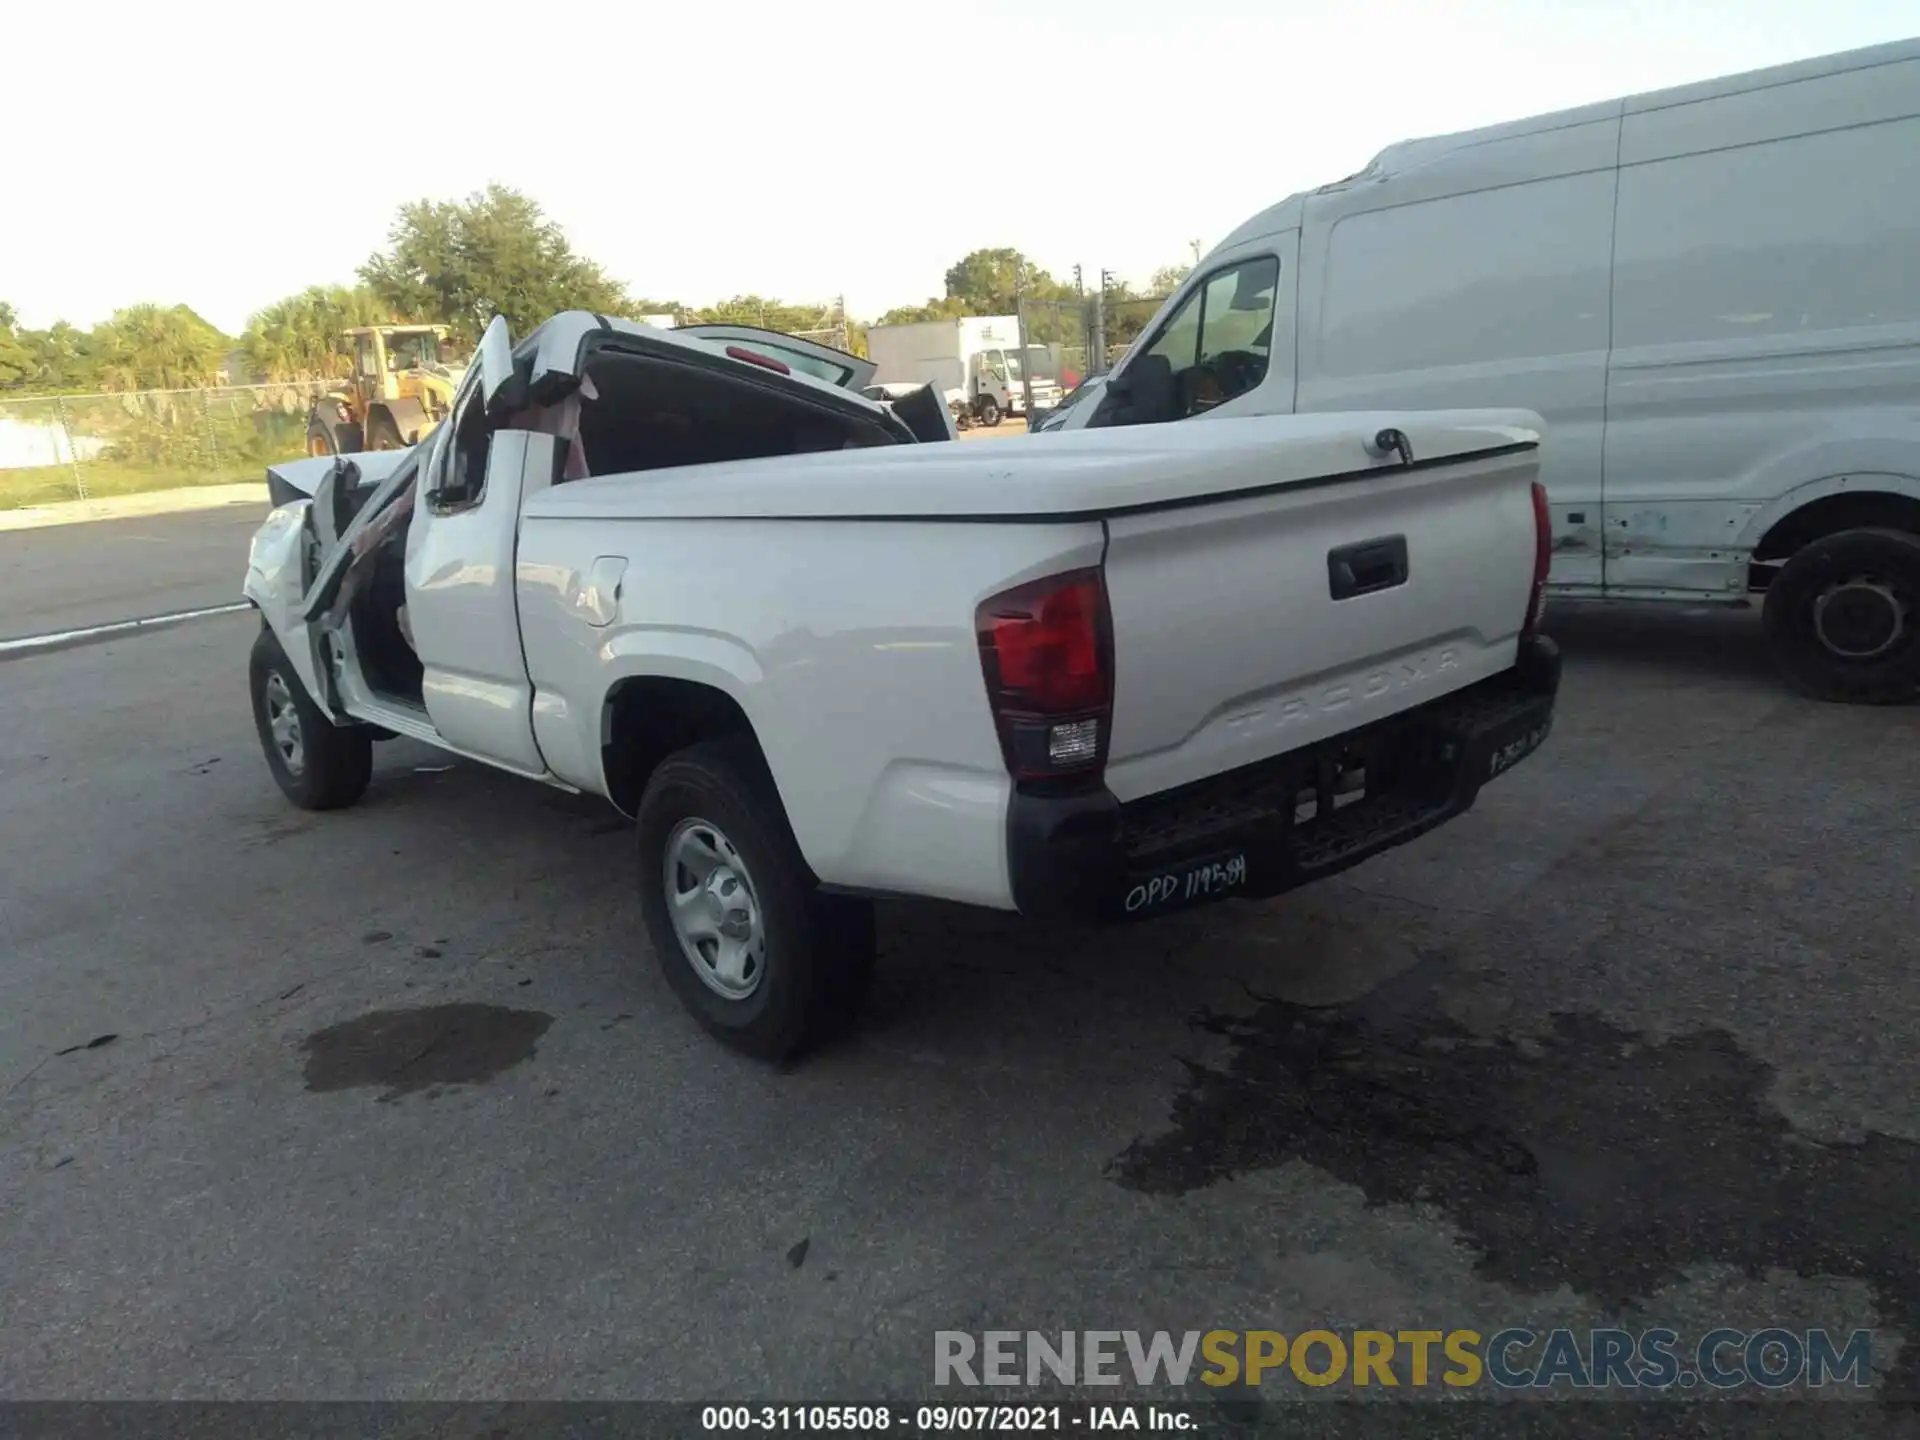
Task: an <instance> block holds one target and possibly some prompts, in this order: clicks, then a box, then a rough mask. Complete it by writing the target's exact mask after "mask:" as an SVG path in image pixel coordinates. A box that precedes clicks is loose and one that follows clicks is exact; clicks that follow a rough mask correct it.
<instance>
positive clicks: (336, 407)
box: [307, 325, 463, 455]
mask: <svg viewBox="0 0 1920 1440" xmlns="http://www.w3.org/2000/svg"><path fill="white" fill-rule="evenodd" d="M449 333H451V332H450V331H449V328H448V327H447V326H445V325H357V326H355V327H354V328H353V329H351V330H347V331H344V332H342V338H343V339H344V340H345V342H346V343H347V344H348V345H350V346H351V347H352V352H353V374H352V375H351V376H350V377H349V378H348V379H347V380H345V381H343V382H341V383H340V384H339V385H337V386H335V387H334V388H333V389H331V390H330V391H329V392H328V393H327V394H326V395H324V396H322V397H321V398H320V399H319V400H318V401H317V402H316V403H315V404H314V407H313V412H312V413H311V414H310V415H309V416H308V417H307V453H308V454H309V455H351V454H354V453H355V452H357V451H361V450H399V449H402V448H404V447H406V446H408V445H416V444H418V443H419V442H420V441H422V440H424V439H426V438H427V436H429V435H431V434H432V433H433V427H434V426H436V425H438V424H439V423H440V422H441V421H442V420H444V419H446V418H447V411H448V410H449V409H450V408H451V407H452V404H453V392H454V390H455V389H456V388H457V387H458V386H459V384H460V376H461V374H462V373H463V372H462V368H461V367H459V366H456V365H451V364H449V363H447V361H446V360H444V359H443V358H442V356H441V349H442V346H443V344H444V342H445V341H446V338H447V336H448V334H449Z"/></svg>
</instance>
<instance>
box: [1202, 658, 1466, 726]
mask: <svg viewBox="0 0 1920 1440" xmlns="http://www.w3.org/2000/svg"><path fill="white" fill-rule="evenodd" d="M1459 663H1460V657H1459V655H1458V654H1457V653H1456V652H1455V651H1453V650H1451V649H1446V650H1435V651H1432V652H1430V653H1429V654H1425V655H1414V656H1410V657H1409V658H1407V659H1405V660H1396V661H1394V662H1393V663H1392V664H1390V665H1382V666H1381V667H1380V668H1379V669H1377V670H1369V671H1368V672H1367V673H1366V674H1364V675H1360V676H1357V677H1354V678H1352V679H1347V680H1341V681H1339V682H1337V683H1335V684H1333V685H1328V686H1325V687H1324V688H1321V689H1318V690H1310V691H1308V692H1306V693H1305V694H1300V695H1291V696H1288V697H1287V698H1286V699H1284V700H1280V701H1277V702H1274V703H1270V704H1266V705H1261V706H1258V707H1257V708H1255V709H1252V710H1243V711H1241V712H1240V713H1239V714H1238V715H1229V716H1228V717H1227V719H1226V722H1225V723H1226V725H1227V727H1228V728H1229V729H1231V730H1234V731H1236V732H1238V733H1240V734H1243V735H1244V734H1248V733H1252V732H1256V731H1259V730H1263V729H1264V730H1284V729H1286V728H1287V727H1288V726H1289V725H1294V724H1298V723H1299V722H1301V721H1303V720H1309V719H1311V718H1312V717H1313V716H1315V715H1322V714H1326V713H1327V712H1329V711H1333V710H1340V709H1343V708H1345V707H1346V706H1348V705H1351V704H1352V703H1353V702H1354V700H1356V699H1362V700H1375V699H1378V698H1379V697H1380V696H1382V695H1388V694H1392V693H1393V692H1394V691H1397V690H1405V689H1407V688H1409V687H1410V686H1413V685H1417V684H1419V683H1420V682H1421V681H1423V680H1426V679H1428V678H1429V677H1431V676H1434V675H1440V674H1444V673H1445V672H1446V671H1448V670H1451V669H1453V668H1454V667H1456V666H1457V665H1458V664H1459Z"/></svg>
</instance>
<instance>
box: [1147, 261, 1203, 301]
mask: <svg viewBox="0 0 1920 1440" xmlns="http://www.w3.org/2000/svg"><path fill="white" fill-rule="evenodd" d="M1192 273H1193V266H1191V265H1178V264H1176V265H1162V266H1161V267H1160V268H1159V269H1158V270H1156V271H1154V272H1153V278H1152V279H1151V280H1149V281H1147V293H1148V294H1150V295H1162V296H1164V295H1171V294H1172V293H1173V292H1174V291H1176V290H1178V289H1179V288H1180V282H1181V281H1182V280H1185V279H1186V278H1187V276H1189V275H1191V274H1192Z"/></svg>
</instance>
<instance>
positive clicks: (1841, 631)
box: [1761, 530, 1920, 705]
mask: <svg viewBox="0 0 1920 1440" xmlns="http://www.w3.org/2000/svg"><path fill="white" fill-rule="evenodd" d="M1823 599H1824V600H1825V602H1826V604H1827V605H1843V606H1845V607H1846V608H1844V609H1841V610H1837V611H1834V612H1832V613H1831V614H1830V615H1823V613H1822V612H1823V609H1824V608H1825V607H1824V606H1823V604H1822V602H1823ZM1761 618H1762V623H1763V624H1764V626H1765V628H1766V632H1767V641H1768V643H1769V644H1770V645H1771V646H1772V647H1773V654H1774V659H1775V660H1776V661H1777V662H1778V664H1779V666H1780V669H1781V671H1782V672H1783V673H1784V674H1785V676H1786V677H1787V680H1788V681H1789V682H1790V683H1791V684H1792V685H1793V686H1794V688H1795V689H1797V690H1799V691H1800V692H1801V693H1802V694H1804V695H1809V696H1811V697H1812V698H1814V699H1816V700H1828V701H1833V702H1835V703H1838V704H1849V705H1895V704H1899V703H1901V702H1903V701H1907V700H1911V699H1913V698H1914V697H1915V696H1916V695H1920V535H1914V534H1911V533H1909V532H1907V531H1905V530H1843V531H1841V532H1840V533H1839V534H1837V535H1827V536H1823V537H1822V538H1820V539H1818V540H1812V541H1809V542H1808V543H1807V544H1806V545H1804V546H1803V547H1801V549H1800V550H1798V551H1797V552H1795V554H1794V556H1793V558H1792V559H1790V560H1789V561H1787V563H1786V564H1785V565H1783V566H1782V567H1781V568H1780V572H1779V574H1777V575H1775V576H1774V577H1773V583H1772V584H1771V585H1769V586H1768V587H1767V599H1766V604H1765V606H1764V608H1763V610H1762V612H1761ZM1883 624H1884V626H1885V633H1886V634H1887V635H1888V637H1889V638H1888V640H1887V642H1886V643H1885V645H1884V647H1883V648H1878V649H1877V651H1876V652H1875V653H1871V654H1869V653H1867V652H1868V651H1869V650H1872V649H1874V648H1875V647H1876V646H1877V645H1879V641H1880V634H1881V631H1880V629H1879V628H1878V627H1880V626H1882V625H1883ZM1823 636H1824V637H1825V638H1823Z"/></svg>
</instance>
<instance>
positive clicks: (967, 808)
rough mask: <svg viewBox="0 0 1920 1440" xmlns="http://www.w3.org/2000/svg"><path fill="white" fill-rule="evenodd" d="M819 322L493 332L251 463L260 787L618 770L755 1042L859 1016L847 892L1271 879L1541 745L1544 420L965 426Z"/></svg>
mask: <svg viewBox="0 0 1920 1440" xmlns="http://www.w3.org/2000/svg"><path fill="white" fill-rule="evenodd" d="M815 352H817V353H815ZM836 354H837V352H834V351H830V350H826V349H824V348H823V347H815V346H810V345H809V344H808V343H807V342H804V341H797V340H793V339H790V338H788V337H777V336H758V337H756V336H754V335H752V334H750V333H745V332H740V331H733V332H729V333H728V334H725V335H703V334H701V333H698V332H692V333H689V332H681V331H676V332H666V331H658V330H653V329H650V328H648V327H646V326H642V325H636V324H631V323H628V322H624V321H619V320H607V319H605V318H603V317H598V316H594V315H589V314H584V313H568V314H563V315H560V316H557V317H555V318H554V319H553V320H551V321H549V322H547V323H546V324H545V325H543V326H541V327H540V328H539V329H538V330H536V331H535V332H534V333H533V334H532V335H530V336H528V337H527V338H526V339H525V340H524V341H523V342H521V343H520V344H519V345H518V346H517V347H510V345H509V341H508V337H507V335H506V332H505V327H504V324H503V323H502V322H500V321H498V320H496V321H495V322H494V324H493V326H492V327H490V328H489V330H488V332H487V335H486V338H485V340H484V341H483V343H482V346H481V351H480V355H479V356H478V358H477V360H476V363H475V364H474V365H473V366H471V367H470V369H469V371H468V375H467V379H466V382H465V384H464V386H463V388H462V390H461V392H460V394H459V395H458V396H457V397H456V399H455V405H454V409H453V413H452V417H451V419H450V421H449V423H447V424H445V425H443V426H441V427H440V429H439V430H438V431H437V432H436V433H435V434H434V436H433V437H431V439H430V440H428V441H427V442H425V443H423V444H421V445H419V446H416V447H415V448H414V449H412V450H408V451H403V452H393V453H388V454H379V455H360V456H349V457H342V458H341V459H339V460H331V459H315V460H305V461H297V462H294V463H291V464H287V465H282V466H276V467H274V469H273V470H272V471H270V472H269V479H270V484H271V486H272V488H273V489H274V492H275V499H276V506H277V508H276V509H275V510H274V511H273V513H272V514H271V515H270V516H269V517H268V519H267V521H266V522H265V524H264V525H263V526H262V527H261V529H260V532H259V534H258V535H257V536H256V538H255V539H254V542H253V547H252V554H251V558H250V562H249V569H248V574H247V579H246V587H245V591H246V595H247V597H248V598H249V599H250V600H251V601H252V602H253V603H254V605H255V606H256V607H257V608H258V610H259V612H260V615H261V618H262V621H263V625H262V629H261V632H260V635H259V638H258V640H257V642H256V644H255V646H254V652H253V660H252V666H251V682H252V699H253V707H254V715H255V720H256V723H257V726H258V729H259V734H260V739H261V742H262V746H263V748H264V750H265V754H266V759H267V763H268V765H269V767H270V768H271V770H272V772H273V776H274V779H275V780H276V781H277V782H278V784H279V785H280V788H281V789H282V790H283V791H284V792H285V793H286V795H287V796H288V798H289V799H291V800H292V801H293V802H294V803H295V804H297V805H301V806H305V807H308V808H312V809H327V808H333V807H337V806H342V805H347V804H351V803H352V802H353V801H355V800H356V799H358V798H359V797H360V795H361V794H362V793H363V791H364V790H365V789H366V787H367V785H368V783H369V781H370V779H371V776H372V772H373V761H372V756H373V746H374V744H375V742H376V741H377V740H380V739H383V738H387V737H392V736H406V737H410V738H412V739H415V740H419V741H424V742H426V743H428V744H430V745H434V746H437V747H439V748H440V749H442V750H445V751H448V752H451V753H453V754H455V755H459V756H462V757H465V758H467V759H470V760H473V761H477V762H480V763H483V764H487V765H491V766H495V767H498V768H499V769H502V770H507V771H510V772H512V773H515V774H518V775H523V776H526V777H528V778H529V779H534V780H539V781H543V782H545V783H546V784H549V785H554V786H558V787H561V788H563V789H568V790H572V791H579V792H588V793H592V794H595V795H601V796H604V797H606V798H607V799H608V800H610V801H611V802H612V803H613V804H614V805H615V806H616V807H617V808H618V809H619V810H620V811H622V812H624V813H625V814H626V815H628V816H630V817H632V818H633V819H635V820H636V822H637V826H636V828H637V831H638V837H639V848H640V857H639V858H640V867H639V875H640V887H641V903H642V910H643V913H644V915H645V920H646V925H647V928H648V932H649V937H650V939H651V942H652V947H653V949H654V951H655V952H656V954H657V956H658V958H659V960H660V962H661V964H662V965H663V967H664V969H665V973H666V975H667V978H668V979H669V981H670V982H671V984H672V985H673V988H674V990H675V991H676V993H677V994H678V995H679V996H680V997H681V999H682V1000H683V1001H684V1002H685V1003H686V1005H687V1006H688V1008H689V1009H691V1010H692V1011H693V1012H694V1014H695V1015H696V1016H698V1017H699V1019H700V1020H701V1021H702V1022H703V1023H704V1024H705V1025H706V1026H707V1027H708V1028H709V1029H711V1030H712V1031H714V1032H715V1033H716V1034H718V1035H720V1036H721V1037H723V1038H724V1039H726V1040H728V1041H729V1042H730V1043H732V1044H735V1045H737V1046H738V1047H740V1048H742V1049H744V1050H746V1051H749V1052H751V1053H754V1054H759V1055H764V1056H782V1055H787V1054H791V1053H792V1052H794V1051H795V1050H797V1049H799V1048H801V1047H802V1046H803V1045H805V1044H806V1043H807V1042H808V1041H809V1040H810V1039H811V1038H813V1037H816V1036H818V1035H820V1034H821V1033H822V1032H823V1031H825V1030H827V1029H830V1028H832V1027H834V1026H836V1025H837V1024H839V1023H840V1022H842V1021H844V1019H845V1018H846V1017H847V1016H849V1015H850V1014H851V1013H852V1012H853V1010H854V1009H855V1007H856V1006H857V1004H858V1002H859V1000H860V998H861V996H862V995H863V993H864V990H865V986H866V983H867V980H868V978H869V976H870V974H871V968H872V962H873V955H874V930H873V918H872V901H873V900H874V899H875V898H877V897H887V896H925V897H936V898H940V899H944V900H949V901H957V902H962V903H966V904H972V905H981V906H988V907H992V908H995V909H1001V910H1012V911H1018V912H1021V913H1023V914H1028V915H1035V916H1049V917H1072V918H1077V919H1084V920H1090V921H1104V920H1124V919H1137V918H1143V917H1149V916H1153V915H1158V914H1161V913H1164V912H1166V911H1169V910H1172V909H1175V908H1178V907H1183V906H1186V905H1190V904H1194V903H1197V902H1200V901H1207V900H1215V899H1220V898H1223V897H1231V896H1245V897H1258V896H1269V895H1273V894H1277V893H1279V892H1281V891H1284V890H1287V889H1290V888H1292V887H1294V886H1297V885H1301V884H1304V883H1306V882H1308V881H1311V880H1314V879H1317V878H1320V877H1323V876H1326V875H1329V874H1332V873H1334V872H1336V871H1339V870H1342V869H1344V868H1346V867H1347V866H1350V865H1353V864H1356V863H1358V862H1359V861H1361V860H1363V859H1365V858H1366V857H1367V856H1369V855H1372V854H1375V853H1377V852H1379V851H1381V850H1383V849H1386V848H1388V847H1390V846H1393V845H1397V844H1400V843H1402V842H1404V841H1407V840H1410V839H1412V838H1413V837H1415V836H1417V835H1420V834H1422V833H1424V832H1426V831H1428V830H1430V829H1432V828H1433V827H1434V826H1436V825H1439V824H1441V823H1442V822H1444V821H1446V820H1448V819H1450V818H1452V817H1454V816H1457V815H1459V814H1460V813H1462V812H1463V811H1465V810H1466V809H1467V808H1468V807H1469V806H1471V805H1472V804H1473V802H1474V799H1475V797H1476V795H1477V793H1478V791H1479V789H1480V787H1481V786H1482V785H1483V784H1485V783H1486V782H1487V781H1489V780H1491V779H1493V778H1494V777H1495V776H1497V775H1499V774H1501V773H1503V772H1504V771H1505V770H1507V769H1508V768H1510V767H1511V766H1512V765H1514V764H1515V763H1517V762H1518V761H1519V760H1521V759H1523V758H1524V757H1525V756H1526V755H1528V754H1529V753H1531V752H1532V751H1533V750H1534V749H1535V748H1537V747H1538V746H1539V744H1540V743H1541V741H1542V740H1543V739H1544V738H1545V737H1546V735H1547V732H1548V729H1549V726H1550V724H1551V720H1552V714H1553V707H1554V702H1555V695H1556V691H1557V688H1558V682H1559V660H1558V652H1557V650H1556V649H1555V647H1554V646H1553V644H1552V642H1551V641H1550V640H1548V639H1547V638H1546V637H1545V636H1543V635H1541V634H1540V633H1539V629H1538V626H1539V619H1540V612H1541V606H1542V596H1543V590H1544V584H1545V580H1546V572H1547V559H1548V543H1549V530H1548V520H1547V515H1546V509H1545V498H1544V495H1543V493H1542V491H1541V490H1540V487H1539V485H1538V484H1537V481H1536V474H1537V465H1538V445H1539V434H1538V425H1539V422H1538V420H1537V417H1534V416H1532V415H1530V414H1527V413H1525V412H1496V411H1463V412H1452V413H1439V414H1428V415H1421V414H1415V413H1407V414H1399V415H1378V414H1376V415H1318V416H1302V417H1268V418H1258V419H1250V420H1243V421H1231V422H1221V423H1217V424H1212V425H1206V426H1149V427H1141V428H1138V429H1123V430H1106V431H1088V432H1084V433H1081V434H1078V435H1073V436H1067V437H1062V438H1061V439H1059V440H1046V439H1041V440H1034V441H1028V440H1025V439H1020V438H1016V439H1013V440H1009V441H1004V442H999V443H995V444H979V445H976V444H971V443H957V442H955V440H954V434H953V429H952V422H951V418H950V416H948V414H947V412H946V410H945V407H944V406H943V405H942V404H941V403H940V401H939V399H938V397H937V396H934V395H933V394H932V392H927V394H926V395H925V397H924V400H925V403H924V404H919V405H916V404H914V403H912V397H908V398H907V399H904V400H896V401H894V402H893V403H891V404H886V405H883V404H878V403H875V402H873V401H870V400H867V399H865V398H863V397H861V396H860V395H858V394H856V393H853V391H852V390H850V389H849V388H848V386H849V383H850V382H851V381H852V380H854V379H856V378H857V377H856V375H855V373H854V371H853V370H851V369H848V373H847V374H845V375H842V374H840V373H839V371H838V370H837V369H836V366H839V367H840V368H841V369H847V367H844V366H841V365H840V362H841V361H844V360H846V359H850V358H851V357H840V360H839V361H836V360H835V359H834V357H835V355H836Z"/></svg>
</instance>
